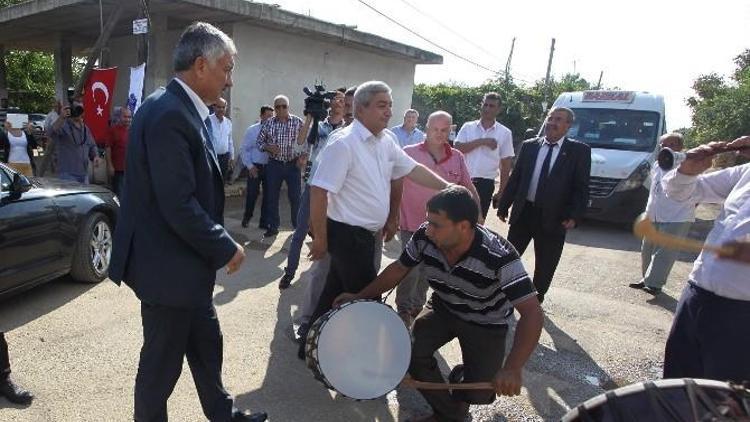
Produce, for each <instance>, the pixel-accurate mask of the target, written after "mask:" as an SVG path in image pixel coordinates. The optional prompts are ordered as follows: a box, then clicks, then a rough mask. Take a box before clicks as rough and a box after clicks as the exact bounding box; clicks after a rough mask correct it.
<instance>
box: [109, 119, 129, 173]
mask: <svg viewBox="0 0 750 422" xmlns="http://www.w3.org/2000/svg"><path fill="white" fill-rule="evenodd" d="M104 145H106V146H108V147H109V148H111V150H112V166H114V168H115V171H125V151H126V150H127V147H128V127H127V126H123V125H115V126H112V127H110V128H109V130H108V131H107V139H106V140H105V141H104Z"/></svg>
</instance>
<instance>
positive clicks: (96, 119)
mask: <svg viewBox="0 0 750 422" xmlns="http://www.w3.org/2000/svg"><path fill="white" fill-rule="evenodd" d="M116 79H117V68H116V67H112V68H109V69H93V70H92V71H91V73H89V78H88V80H86V85H85V88H84V92H83V109H84V112H83V118H84V120H85V121H86V126H88V127H89V129H91V133H92V134H93V135H94V139H96V143H97V144H98V145H102V144H104V141H105V138H106V136H107V131H108V129H109V111H110V109H111V103H112V100H113V99H114V96H115V80H116Z"/></svg>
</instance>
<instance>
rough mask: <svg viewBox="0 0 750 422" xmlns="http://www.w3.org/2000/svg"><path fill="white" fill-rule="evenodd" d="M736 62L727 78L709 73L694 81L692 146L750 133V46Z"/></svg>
mask: <svg viewBox="0 0 750 422" xmlns="http://www.w3.org/2000/svg"><path fill="white" fill-rule="evenodd" d="M734 62H735V65H736V66H737V67H736V69H735V71H734V72H733V73H732V75H731V76H730V77H729V78H728V79H727V78H724V77H722V76H720V75H718V74H716V73H710V74H708V75H701V76H699V77H698V78H697V79H696V80H695V82H694V83H693V90H694V91H695V94H696V95H695V96H693V97H690V98H688V100H687V104H688V106H690V108H691V109H692V112H693V127H692V128H691V130H690V131H689V133H690V135H691V136H690V138H691V143H690V145H691V146H692V145H697V144H702V143H706V142H710V141H718V140H732V139H735V138H737V137H739V136H742V135H748V134H750V49H747V50H745V51H744V52H742V53H741V54H740V55H738V56H737V57H736V58H735V60H734Z"/></svg>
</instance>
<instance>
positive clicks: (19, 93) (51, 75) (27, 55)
mask: <svg viewBox="0 0 750 422" xmlns="http://www.w3.org/2000/svg"><path fill="white" fill-rule="evenodd" d="M5 63H6V68H7V72H8V74H7V80H8V97H9V98H8V103H9V105H10V106H11V107H18V108H19V109H21V110H22V111H24V112H27V113H32V112H38V113H46V112H47V111H49V100H50V98H53V97H54V95H55V67H54V59H53V57H52V55H51V54H45V53H39V52H33V51H9V52H7V53H6V55H5Z"/></svg>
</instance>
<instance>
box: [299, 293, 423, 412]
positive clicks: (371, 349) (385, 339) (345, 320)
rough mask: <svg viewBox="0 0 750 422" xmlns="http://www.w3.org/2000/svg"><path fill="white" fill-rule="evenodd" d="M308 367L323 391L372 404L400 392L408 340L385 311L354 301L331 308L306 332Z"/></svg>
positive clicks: (395, 319) (402, 328) (381, 306)
mask: <svg viewBox="0 0 750 422" xmlns="http://www.w3.org/2000/svg"><path fill="white" fill-rule="evenodd" d="M305 355H306V359H305V360H306V362H307V366H308V368H310V369H311V370H312V371H313V374H314V375H315V378H316V379H317V380H319V381H321V382H322V383H323V384H324V385H325V386H326V387H328V388H329V389H331V390H335V391H337V392H339V393H340V394H342V395H344V396H346V397H349V398H353V399H357V400H370V399H375V398H378V397H382V396H384V395H386V394H388V393H389V392H390V391H392V390H394V389H395V388H396V387H398V385H399V383H400V382H401V380H403V378H404V375H406V371H407V370H408V369H409V362H410V360H411V337H410V336H409V331H408V330H407V329H406V326H405V325H404V323H403V321H402V320H401V318H400V317H399V316H398V314H397V313H396V312H395V311H394V310H393V309H391V308H390V307H389V306H387V305H384V304H382V303H380V302H376V301H372V300H357V301H353V302H349V303H346V304H344V305H342V306H341V307H339V308H337V309H331V310H330V311H328V312H327V313H326V314H325V315H323V316H321V317H320V318H319V319H318V320H317V321H315V323H314V324H313V325H312V326H311V327H310V331H309V332H308V334H307V339H306V341H305Z"/></svg>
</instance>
